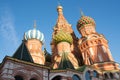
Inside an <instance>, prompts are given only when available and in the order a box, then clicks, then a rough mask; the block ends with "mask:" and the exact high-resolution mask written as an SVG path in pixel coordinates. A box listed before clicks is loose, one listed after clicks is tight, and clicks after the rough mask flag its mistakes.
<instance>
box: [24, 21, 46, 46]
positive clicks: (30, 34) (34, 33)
mask: <svg viewBox="0 0 120 80" xmlns="http://www.w3.org/2000/svg"><path fill="white" fill-rule="evenodd" d="M24 39H25V40H30V39H37V40H39V41H41V42H42V44H44V41H45V40H44V35H43V33H42V32H40V31H39V30H37V29H36V23H34V28H33V29H31V30H28V31H27V32H25V34H24Z"/></svg>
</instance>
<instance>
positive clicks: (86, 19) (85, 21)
mask: <svg viewBox="0 0 120 80" xmlns="http://www.w3.org/2000/svg"><path fill="white" fill-rule="evenodd" d="M86 24H92V25H93V26H95V21H94V19H93V18H91V17H89V16H82V17H81V19H80V20H79V21H78V22H77V28H78V29H79V28H81V27H82V26H84V25H86Z"/></svg>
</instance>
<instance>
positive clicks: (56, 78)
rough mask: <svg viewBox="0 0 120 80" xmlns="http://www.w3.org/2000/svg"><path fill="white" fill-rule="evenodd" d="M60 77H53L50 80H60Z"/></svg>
mask: <svg viewBox="0 0 120 80" xmlns="http://www.w3.org/2000/svg"><path fill="white" fill-rule="evenodd" d="M61 79H62V77H61V76H55V77H54V78H53V79H52V80H61Z"/></svg>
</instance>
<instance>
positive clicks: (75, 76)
mask: <svg viewBox="0 0 120 80" xmlns="http://www.w3.org/2000/svg"><path fill="white" fill-rule="evenodd" d="M72 79H73V80H81V79H80V78H79V76H77V75H73V77H72Z"/></svg>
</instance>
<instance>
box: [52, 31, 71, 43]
mask: <svg viewBox="0 0 120 80" xmlns="http://www.w3.org/2000/svg"><path fill="white" fill-rule="evenodd" d="M53 40H54V41H55V42H56V43H59V42H62V41H65V42H68V43H70V44H72V42H73V39H72V36H71V35H70V33H66V32H63V31H59V32H58V33H57V34H56V35H55V36H54V37H53Z"/></svg>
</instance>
